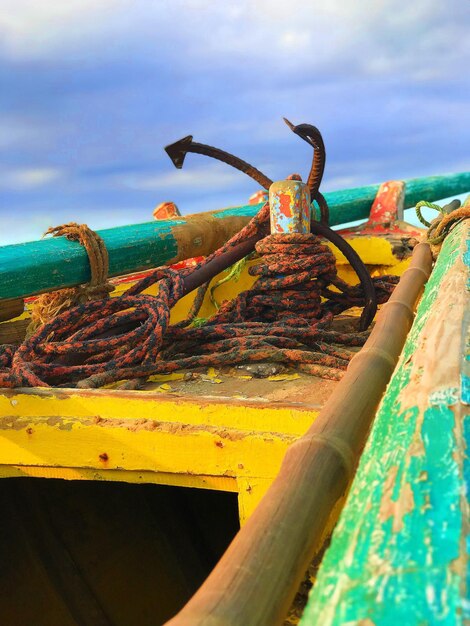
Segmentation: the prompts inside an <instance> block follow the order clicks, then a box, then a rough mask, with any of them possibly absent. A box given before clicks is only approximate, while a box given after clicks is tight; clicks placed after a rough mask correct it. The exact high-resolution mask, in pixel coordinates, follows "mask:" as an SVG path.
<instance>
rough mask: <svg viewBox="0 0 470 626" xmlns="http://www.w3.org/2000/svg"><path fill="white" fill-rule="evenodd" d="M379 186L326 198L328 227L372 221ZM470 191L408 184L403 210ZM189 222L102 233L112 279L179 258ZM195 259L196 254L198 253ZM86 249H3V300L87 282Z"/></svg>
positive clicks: (436, 182) (465, 184)
mask: <svg viewBox="0 0 470 626" xmlns="http://www.w3.org/2000/svg"><path fill="white" fill-rule="evenodd" d="M378 188H379V185H369V186H366V187H358V188H355V189H345V190H343V191H333V192H330V193H325V197H326V199H327V201H328V204H329V206H330V216H331V219H330V223H331V224H332V225H338V224H342V223H345V222H349V221H353V220H357V219H364V218H366V217H367V216H368V214H369V210H370V207H371V205H372V202H373V201H374V198H375V194H376V193H377V190H378ZM468 189H470V172H463V173H460V174H449V175H447V176H432V177H425V178H417V179H411V180H409V181H407V190H406V198H405V206H406V207H410V206H414V205H415V204H416V202H418V201H419V200H436V199H439V198H445V197H449V196H451V195H454V194H459V193H464V192H465V191H467V190H468ZM260 208H261V204H259V205H245V206H241V207H235V208H230V209H225V210H222V211H218V212H216V213H215V214H214V215H215V216H216V217H217V219H221V220H224V219H227V218H230V217H232V216H248V217H250V216H253V215H255V214H256V212H257V211H258V210H259V209H260ZM184 223H185V220H184V219H183V220H164V221H159V222H157V221H154V222H149V223H145V224H137V225H131V226H123V227H119V228H110V229H106V230H101V231H98V232H99V234H100V235H101V237H102V238H103V240H104V242H105V244H106V247H107V248H108V251H109V259H110V275H111V276H118V275H122V274H126V273H130V272H135V271H140V270H144V269H148V268H151V267H157V266H159V265H162V264H165V263H167V262H170V261H174V260H176V259H179V258H181V254H180V253H181V250H179V247H178V243H177V239H176V238H175V234H174V229H175V227H176V226H178V227H181V225H182V224H184ZM194 254H197V251H194ZM89 278H90V274H89V265H88V259H87V256H86V253H85V251H84V250H83V248H82V247H81V246H80V245H79V244H78V243H74V242H71V241H68V240H66V239H64V238H55V239H44V240H41V241H34V242H29V243H24V244H18V245H10V246H4V247H0V299H3V298H17V297H22V296H27V295H33V294H37V293H41V292H43V291H47V290H50V289H58V288H60V287H69V286H72V285H77V284H80V283H85V282H87V281H88V280H89Z"/></svg>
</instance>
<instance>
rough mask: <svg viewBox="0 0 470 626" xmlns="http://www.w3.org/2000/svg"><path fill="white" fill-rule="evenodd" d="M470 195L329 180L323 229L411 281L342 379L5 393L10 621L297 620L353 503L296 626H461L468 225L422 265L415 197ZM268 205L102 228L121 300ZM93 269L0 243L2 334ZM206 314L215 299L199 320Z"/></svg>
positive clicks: (377, 266) (1, 412) (81, 260)
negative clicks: (347, 185) (335, 186)
mask: <svg viewBox="0 0 470 626" xmlns="http://www.w3.org/2000/svg"><path fill="white" fill-rule="evenodd" d="M468 189H470V173H464V174H459V175H449V176H443V177H433V178H424V179H415V180H410V181H406V183H385V184H383V185H381V186H378V185H374V186H370V187H365V188H364V187H363V188H359V189H350V190H345V191H342V192H333V193H330V194H325V196H326V199H327V201H328V204H329V207H330V223H331V224H333V225H339V224H342V223H343V224H344V223H345V222H350V221H352V220H357V219H366V218H368V221H367V222H366V224H365V225H363V226H361V227H354V228H352V229H351V228H349V229H343V235H344V236H345V237H346V238H347V239H348V241H349V242H350V243H351V245H352V246H353V247H354V248H355V249H356V250H357V251H358V253H359V254H360V255H361V257H362V259H363V261H364V262H365V263H366V264H367V267H368V269H369V270H370V272H371V273H372V275H383V274H400V275H403V278H402V280H401V281H400V283H399V286H398V287H397V289H396V290H395V293H394V296H392V300H391V302H390V303H389V304H388V305H386V306H384V307H383V309H382V313H381V314H380V318H379V320H378V321H377V323H376V326H375V330H374V332H373V334H372V336H371V337H372V340H371V339H369V341H368V343H367V344H366V346H365V348H363V349H362V350H361V351H360V352H358V355H359V356H357V357H355V358H354V359H353V361H352V362H351V365H350V367H349V368H348V370H347V373H346V375H345V377H344V378H343V379H342V380H341V381H339V382H338V381H334V380H323V379H320V378H317V377H315V376H309V375H306V374H304V373H302V372H299V371H295V370H287V371H286V369H285V368H281V369H280V370H279V371H278V370H276V368H274V369H273V370H272V371H267V372H266V371H265V372H264V377H262V378H260V377H257V376H259V375H260V373H259V372H257V373H254V370H253V368H251V369H250V367H244V368H243V367H240V368H238V369H237V368H223V367H221V368H219V369H216V368H205V369H204V370H202V371H201V370H199V371H198V372H196V375H187V372H186V375H185V373H184V372H178V373H173V374H168V375H156V376H153V377H151V378H150V380H149V381H147V383H146V384H145V386H144V387H143V388H142V389H139V390H129V389H123V388H120V386H119V385H111V386H108V387H107V388H104V389H77V388H64V387H56V388H54V387H48V388H16V389H2V390H1V393H0V424H1V428H2V434H1V439H0V476H1V477H2V478H3V479H4V480H2V481H0V498H1V501H2V516H1V521H0V528H1V532H0V544H1V549H0V577H1V588H2V593H1V594H0V615H1V616H2V623H4V624H8V625H9V626H68V625H71V626H72V625H74V626H75V625H86V626H95V625H97V626H100V625H102V624H103V625H105V624H106V625H111V624H112V625H116V626H121V625H122V626H127V625H129V626H131V625H132V626H135V625H137V624H138V625H139V626H146V625H150V624H152V625H156V624H162V623H164V622H166V620H169V619H171V618H172V617H173V616H175V615H176V614H177V615H176V617H173V619H171V622H170V623H171V624H172V625H175V626H176V625H178V626H180V625H181V626H182V625H183V624H184V625H186V624H187V625H189V624H191V625H194V624H205V625H206V624H207V625H209V624H210V625H211V626H212V625H224V626H225V625H231V626H232V625H233V626H235V625H240V626H241V625H242V624H243V625H249V626H254V625H256V624H260V625H261V624H269V625H271V624H282V623H283V622H284V620H285V619H289V620H290V621H289V622H288V623H294V621H293V620H294V617H295V614H296V605H295V604H294V606H293V608H291V612H290V617H289V618H287V613H288V610H289V607H290V606H291V604H292V601H293V599H294V596H295V593H296V591H297V590H298V588H299V585H300V584H301V582H302V579H303V578H304V575H305V571H306V570H307V567H308V565H309V563H310V562H311V561H312V559H313V558H314V557H315V558H316V559H317V561H319V560H320V556H321V553H322V550H324V548H325V545H326V544H325V542H326V541H327V538H328V537H329V536H330V534H331V531H332V529H333V527H334V526H335V525H336V522H337V520H338V516H339V514H340V512H341V510H342V509H343V507H344V509H343V512H342V514H341V517H340V518H339V522H338V524H337V525H336V530H335V531H334V533H333V539H332V543H331V546H330V548H329V549H328V550H327V552H326V556H325V558H324V559H323V562H322V565H321V567H320V570H319V573H318V577H317V582H316V584H315V586H314V589H313V592H312V594H311V596H310V598H309V601H308V605H307V608H306V610H305V613H304V616H303V618H302V621H301V624H303V626H310V625H313V624H321V625H322V626H326V625H330V624H331V625H333V624H335V625H336V624H358V625H359V624H363V625H364V626H365V625H366V624H369V625H372V624H375V625H376V626H379V625H385V624H397V623H400V621H401V622H402V623H404V624H409V625H416V626H418V624H437V623H445V624H464V623H466V621H465V620H467V619H470V616H469V614H468V613H469V608H468V607H469V606H470V605H469V604H468V595H467V587H466V580H467V576H468V550H467V543H466V542H467V541H468V519H469V517H468V497H467V493H468V480H469V472H468V467H467V465H468V463H467V461H468V459H467V457H466V452H465V450H466V446H467V445H468V444H467V440H468V438H469V431H468V424H467V421H468V419H465V418H466V417H467V411H466V406H467V405H468V402H469V388H470V387H469V382H468V381H469V378H468V376H469V375H470V374H469V369H468V368H469V365H468V364H469V353H468V345H469V336H470V335H469V319H470V318H469V313H468V284H469V282H468V276H469V274H468V271H469V264H470V261H469V259H470V256H469V253H468V243H467V242H468V241H469V237H468V234H469V233H468V221H461V222H460V223H458V224H457V225H456V226H455V227H454V228H453V229H452V231H451V233H450V234H449V236H448V237H447V238H446V239H445V241H444V243H443V246H442V250H441V252H440V254H439V256H438V258H437V262H436V264H435V266H434V269H433V270H432V272H431V273H430V271H431V265H432V261H431V256H430V253H429V246H428V245H427V244H422V246H417V248H416V252H415V254H414V255H413V257H412V256H411V248H412V247H413V246H412V245H408V244H409V243H410V239H412V238H417V237H419V236H420V231H419V230H418V229H416V228H415V227H411V226H409V225H406V224H404V223H403V207H411V206H414V205H415V204H416V203H417V202H418V201H419V200H429V201H431V200H433V201H434V200H436V199H439V198H443V197H449V196H451V195H453V194H457V193H463V192H466V191H468ZM260 208H261V205H246V206H243V207H236V208H232V209H225V210H222V211H219V212H215V213H211V214H202V215H195V216H190V217H187V218H176V219H172V220H163V221H154V222H151V223H148V224H140V225H135V226H128V227H123V228H115V229H109V230H105V231H101V232H100V235H101V237H102V239H103V240H104V242H105V244H106V247H107V249H108V252H109V267H110V275H111V276H114V277H119V276H123V275H126V276H127V277H126V278H124V279H116V281H115V282H116V287H117V289H116V292H115V293H114V294H113V296H115V295H119V294H121V293H123V292H124V291H125V290H126V289H127V288H128V286H129V285H132V284H134V283H135V280H136V276H135V273H136V272H146V271H147V270H148V268H152V267H156V266H160V265H162V264H174V263H177V262H180V261H184V260H185V259H188V258H192V257H196V256H206V255H208V254H210V253H211V252H212V251H213V250H214V249H215V248H217V247H218V246H219V245H221V244H222V243H223V242H224V241H225V240H227V239H228V238H229V237H230V236H231V235H232V234H233V233H234V232H237V231H238V230H239V229H240V228H241V227H242V226H244V225H245V224H246V223H247V221H248V220H249V219H250V218H251V217H252V216H254V215H255V214H256V213H257V211H258V210H259V209H260ZM336 256H337V264H338V271H339V273H340V275H341V276H342V277H344V278H345V279H346V280H351V276H352V271H351V268H350V265H349V263H348V262H347V259H346V258H345V257H344V256H342V255H341V253H339V252H336ZM410 259H412V260H411V267H412V269H409V268H410ZM249 265H250V264H248V265H247V267H248V266H249ZM246 270H247V268H246V267H245V268H244V270H243V272H242V273H241V275H240V276H238V277H236V278H232V279H231V280H228V281H226V282H223V283H222V282H221V276H217V277H216V278H215V279H214V281H213V284H218V285H219V286H218V288H217V290H216V291H214V293H213V295H214V297H215V298H216V299H218V300H219V301H222V300H225V299H227V298H230V297H233V295H234V294H235V293H238V292H240V291H241V290H243V289H246V288H249V287H250V286H251V284H252V283H253V278H252V277H250V276H249V274H248V273H247V271H246ZM89 272H90V270H89V266H88V259H87V255H86V253H85V251H84V250H83V248H82V247H81V246H80V245H79V244H77V243H73V242H70V241H68V240H67V239H65V238H62V237H61V238H53V239H49V240H42V241H40V242H32V243H26V244H22V245H13V246H6V247H4V248H0V274H1V282H0V315H1V316H2V317H1V319H2V321H1V323H0V343H14V342H15V341H17V342H18V341H20V340H21V339H22V337H23V334H24V331H25V325H26V323H27V321H28V319H27V318H28V316H29V305H28V302H27V305H26V310H25V305H24V300H25V299H28V298H31V297H35V296H36V295H37V294H40V293H42V292H45V291H51V290H54V289H59V288H64V287H70V286H73V285H77V284H80V283H84V282H86V281H88V280H89V277H90V273H89ZM405 272H406V273H405ZM133 273H134V275H132V274H133ZM429 274H430V278H429V281H428V285H427V287H426V289H425V292H424V296H421V293H422V290H423V285H424V283H425V282H426V281H427V279H428V276H429ZM129 275H130V277H129ZM223 275H224V274H222V276H223ZM137 278H138V277H137ZM192 297H193V295H191V294H189V295H187V296H185V297H184V298H183V299H182V300H181V301H180V302H179V303H178V304H177V306H176V307H175V308H174V309H173V311H172V321H173V322H177V321H178V320H180V319H182V318H183V317H184V316H185V314H186V312H187V310H188V309H189V308H190V306H191V298H192ZM417 302H418V310H417V314H416V319H415V321H414V323H413V324H412V322H413V311H414V309H415V304H416V303H417ZM212 311H213V304H212V303H211V299H210V297H209V296H207V297H206V300H205V302H204V305H203V309H202V312H201V314H202V315H203V316H205V317H207V316H209V315H210V314H211V312H212ZM340 322H341V323H342V324H343V325H348V324H351V323H352V324H354V323H356V321H355V318H354V317H352V318H347V317H344V316H343V318H342V320H340ZM410 327H411V331H410V332H408V330H409V328H410ZM403 345H404V347H403ZM402 348H403V349H402ZM397 361H398V365H396V362H397ZM266 374H267V375H266ZM390 377H391V378H390ZM389 380H390V382H389ZM387 383H388V387H387V389H386V391H385V387H386V386H387ZM384 392H385V393H384ZM377 407H378V409H377ZM374 416H375V417H374ZM372 422H373V427H372V431H371V434H370V437H369V438H368V442H367V445H366V447H365V450H364V453H363V455H362V457H361V461H360V464H359V469H358V471H357V474H356V477H355V478H354V482H353V484H352V488H351V489H350V490H349V487H350V484H351V481H352V479H353V477H354V474H355V470H356V465H357V458H358V456H359V455H360V453H361V451H362V448H363V445H364V442H365V440H366V439H367V435H368V431H369V427H370V424H371V423H372ZM348 491H349V496H348V497H347V500H346V496H347V494H348ZM345 502H346V504H345ZM240 525H241V530H240V531H239V526H240ZM231 542H232V543H231ZM230 543H231V545H230V547H229V549H228V550H227V547H228V546H229V544H230ZM226 550H227V551H226ZM224 553H225V554H224ZM223 554H224V556H223V557H222V555H223ZM221 557H222V560H220V562H219V564H218V565H216V564H217V562H218V561H219V559H221ZM214 568H215V569H214ZM211 570H213V571H212V574H211V575H210V576H209V578H208V579H207V580H206V582H204V580H205V579H206V577H207V576H208V575H209V573H210V572H211ZM203 582H204V584H203ZM201 585H202V587H200V586H201ZM199 587H200V589H199V591H198V592H197V593H196V591H197V590H198V588H199ZM193 594H196V595H194V596H193ZM191 596H193V598H192V600H190V598H191ZM188 601H189V602H188ZM186 603H187V604H186ZM185 605H186V606H185ZM183 607H184V608H183ZM178 611H180V612H179V613H178ZM286 623H287V622H286Z"/></svg>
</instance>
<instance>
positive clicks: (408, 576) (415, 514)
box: [301, 222, 470, 626]
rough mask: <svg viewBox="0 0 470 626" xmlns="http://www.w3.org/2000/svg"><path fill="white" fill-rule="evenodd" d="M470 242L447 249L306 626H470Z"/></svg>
mask: <svg viewBox="0 0 470 626" xmlns="http://www.w3.org/2000/svg"><path fill="white" fill-rule="evenodd" d="M468 232H469V223H468V222H466V223H461V224H459V225H458V226H457V227H455V229H454V230H453V231H452V232H451V234H450V235H449V236H448V238H447V239H446V241H445V242H444V245H443V248H442V252H441V255H440V257H439V259H438V262H437V264H436V267H435V268H434V271H433V274H432V276H431V279H430V281H429V283H428V285H427V287H426V290H425V293H424V296H423V298H422V301H421V303H420V306H419V308H418V312H417V316H416V319H415V322H414V324H413V328H412V330H411V333H410V335H409V337H408V339H407V342H406V345H405V347H404V350H403V354H402V356H401V359H400V362H399V365H398V367H397V369H396V370H395V372H394V374H393V377H392V379H391V382H390V384H389V386H388V389H387V392H386V395H385V397H384V399H383V401H382V403H381V405H380V407H379V411H378V414H377V417H376V421H375V424H374V426H373V429H372V432H371V436H370V438H369V441H368V443H367V445H366V448H365V450H364V454H363V457H362V459H361V463H360V466H359V469H358V472H357V475H356V478H355V480H354V483H353V486H352V488H351V491H350V494H349V498H348V502H347V504H346V507H345V509H344V510H343V513H342V516H341V518H340V520H339V522H338V525H337V528H336V530H335V533H334V535H333V541H332V544H331V547H330V549H329V550H328V551H327V553H326V555H325V558H324V561H323V563H322V566H321V568H320V572H319V575H318V579H317V583H316V586H315V587H314V589H313V592H312V593H311V596H310V599H309V603H308V606H307V609H306V612H305V615H304V618H303V619H302V622H301V624H302V626H313V625H317V624H321V625H322V626H340V625H341V626H342V625H345V624H348V625H349V624H351V625H352V624H359V623H361V620H362V622H364V620H367V619H369V620H371V621H372V623H373V624H374V625H375V626H396V625H397V624H406V625H407V626H424V625H431V624H433V625H434V624H445V625H452V626H454V625H455V626H463V625H464V624H468V623H469V622H468V621H466V620H469V619H470V609H469V607H470V605H469V603H468V588H469V582H470V573H469V565H468V561H469V558H468V554H469V551H470V540H469V534H468V533H469V529H468V526H469V506H468V494H469V490H470V466H469V463H470V462H469V458H468V453H466V450H467V447H468V444H469V442H470V423H469V422H470V416H469V415H467V413H468V410H466V409H465V407H464V405H463V404H461V402H460V397H461V396H462V395H463V394H462V385H461V378H460V374H461V368H462V359H461V355H462V348H461V346H462V334H463V333H462V321H463V318H464V314H465V313H466V312H467V310H468V308H469V294H468V291H467V285H468V276H469V270H468V267H469V264H470V255H468V254H467V256H465V254H464V251H466V250H468V247H467V243H466V242H467V238H468ZM465 261H466V263H465ZM333 589H334V593H333Z"/></svg>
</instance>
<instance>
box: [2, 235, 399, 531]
mask: <svg viewBox="0 0 470 626" xmlns="http://www.w3.org/2000/svg"><path fill="white" fill-rule="evenodd" d="M352 244H353V247H354V248H356V250H358V251H359V253H360V254H361V255H362V253H363V250H362V248H363V247H364V246H369V247H370V249H369V252H368V259H372V260H373V262H374V265H373V266H371V267H370V270H371V273H372V275H381V274H386V273H402V272H403V271H404V269H406V267H407V265H408V261H400V260H399V259H397V258H396V257H395V256H394V255H393V252H392V247H391V244H390V242H388V241H385V240H383V239H381V238H378V237H371V238H367V239H362V240H359V239H357V240H353V241H352ZM333 250H334V253H335V255H336V256H337V259H338V273H339V275H340V277H341V278H343V279H344V280H346V281H347V282H350V283H356V282H357V276H356V275H355V273H354V272H353V271H352V269H351V268H350V266H349V265H347V264H344V261H343V259H342V258H341V257H342V255H341V253H340V252H339V251H337V250H336V249H335V248H333ZM256 262H257V261H251V262H249V263H248V264H247V266H246V267H245V268H244V271H243V272H242V273H241V276H240V277H239V279H238V280H232V281H229V282H227V283H223V284H221V285H220V286H219V287H218V288H217V289H216V290H215V292H214V297H215V299H216V301H217V302H218V303H222V302H223V301H224V300H227V299H231V298H233V297H234V296H235V295H236V294H237V293H239V292H240V291H243V290H245V289H249V288H250V287H251V286H252V284H253V282H254V280H255V279H254V278H253V277H251V276H250V275H249V274H248V268H249V267H250V266H251V265H253V264H255V263H256ZM223 276H224V273H222V274H221V275H219V276H217V277H216V278H215V279H214V284H215V283H216V282H218V281H219V280H220V278H222V277H223ZM131 284H133V283H120V284H118V285H117V286H116V290H115V292H114V293H113V296H117V295H120V294H121V293H123V292H124V291H125V290H126V289H127V288H128V287H129V286H130V285H131ZM156 289H157V287H156V286H155V285H154V286H152V287H151V288H150V289H148V290H147V292H148V293H153V294H155V293H156ZM193 298H194V293H193V294H189V295H188V296H186V297H185V298H183V299H182V300H181V301H180V302H179V303H178V304H177V305H176V306H175V307H174V309H173V311H172V318H171V319H172V322H173V323H174V322H177V321H180V320H181V319H183V318H184V317H185V316H186V314H187V310H188V308H189V306H190V305H191V303H192V301H193ZM214 312H215V308H214V305H213V303H212V302H211V300H210V296H209V292H208V294H207V296H206V299H205V301H204V304H203V306H202V308H201V311H200V317H209V316H211V315H212V314H213V313H214ZM27 315H28V314H27V313H26V314H24V315H23V316H22V317H23V318H24V317H25V316H27ZM173 376H175V375H173ZM176 376H178V375H176ZM160 378H161V379H162V385H161V386H160V388H159V389H158V392H155V391H120V390H116V389H105V390H96V391H89V390H86V391H85V390H38V389H29V390H15V391H13V392H11V391H5V392H3V393H0V477H15V476H30V477H45V478H62V479H67V480H104V481H123V482H131V483H147V482H148V483H156V484H166V485H177V486H184V487H196V488H203V489H214V490H221V491H232V492H238V500H239V509H240V520H241V522H242V523H243V522H244V521H245V520H246V519H247V518H248V517H249V515H250V514H251V512H252V511H253V510H254V508H255V507H256V505H257V503H258V502H259V500H260V499H261V497H262V496H263V494H264V493H265V491H266V489H267V488H268V486H269V484H270V483H271V481H272V479H273V478H274V476H275V475H276V474H277V471H278V469H279V466H280V463H281V460H282V458H283V456H284V454H285V452H286V450H287V447H288V445H289V444H290V443H291V442H293V441H294V440H295V439H296V438H297V437H299V436H300V435H302V434H303V433H304V432H305V431H306V430H307V429H308V427H309V426H310V425H311V423H312V421H313V420H314V419H315V418H316V416H317V414H318V411H319V410H320V408H321V406H320V403H319V402H318V401H317V400H316V399H315V398H312V399H311V400H310V401H309V402H306V403H303V404H302V405H299V404H295V405H289V404H288V403H287V402H278V401H276V402H273V403H271V404H268V403H267V402H264V403H263V402H262V401H259V400H256V399H245V398H240V399H234V398H233V397H227V398H223V397H222V398H218V399H217V400H215V399H213V398H212V399H210V398H204V397H199V398H196V397H189V398H188V397H178V396H176V394H170V393H166V391H167V389H166V388H165V383H166V379H165V378H164V377H160ZM171 380H172V379H171ZM156 382H159V381H156ZM273 384H275V383H273ZM241 385H242V383H241ZM175 396H176V397H175Z"/></svg>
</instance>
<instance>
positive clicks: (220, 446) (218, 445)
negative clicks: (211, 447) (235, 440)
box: [214, 441, 224, 448]
mask: <svg viewBox="0 0 470 626" xmlns="http://www.w3.org/2000/svg"><path fill="white" fill-rule="evenodd" d="M214 444H215V445H216V446H217V447H218V448H223V447H224V444H223V441H214Z"/></svg>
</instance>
